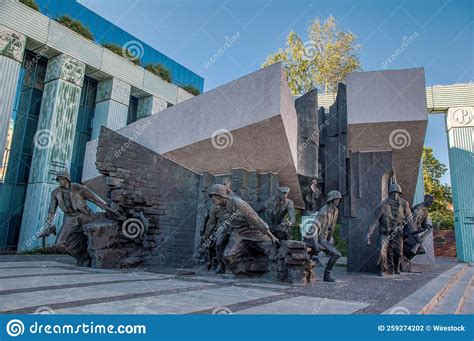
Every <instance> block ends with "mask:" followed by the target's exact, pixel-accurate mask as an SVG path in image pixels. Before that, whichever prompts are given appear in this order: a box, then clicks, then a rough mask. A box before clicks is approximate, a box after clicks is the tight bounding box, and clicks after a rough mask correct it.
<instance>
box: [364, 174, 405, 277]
mask: <svg viewBox="0 0 474 341" xmlns="http://www.w3.org/2000/svg"><path fill="white" fill-rule="evenodd" d="M388 192H389V194H388V197H387V198H386V199H384V200H383V201H382V202H381V204H380V205H379V206H378V207H377V208H376V210H375V213H374V221H375V222H374V223H373V224H372V225H371V226H370V227H369V229H368V231H367V235H366V244H367V245H370V244H371V236H372V234H373V233H374V231H375V229H376V228H377V227H378V228H379V238H378V243H377V249H378V251H379V259H378V266H379V271H378V274H379V275H380V276H383V275H384V274H386V273H388V274H400V265H401V261H402V256H403V236H404V231H406V230H408V231H412V230H413V221H412V215H411V210H410V205H409V204H408V202H407V201H405V200H404V199H402V198H400V194H402V189H401V187H400V185H398V184H397V183H392V184H390V186H389V190H388Z"/></svg>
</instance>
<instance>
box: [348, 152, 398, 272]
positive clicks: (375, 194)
mask: <svg viewBox="0 0 474 341" xmlns="http://www.w3.org/2000/svg"><path fill="white" fill-rule="evenodd" d="M350 159H351V169H350V171H351V183H350V188H351V191H350V197H351V198H350V200H351V212H350V214H351V218H349V233H348V242H349V245H348V256H347V270H348V271H351V272H356V271H360V272H373V273H375V272H377V271H378V266H377V261H378V254H379V253H378V250H377V247H376V245H377V243H375V242H374V243H372V244H371V245H370V246H367V245H366V244H365V242H364V241H365V236H366V233H367V229H368V227H369V226H370V225H371V224H373V223H374V217H373V215H374V211H375V208H376V207H377V206H378V205H379V204H380V203H381V202H382V200H383V199H384V198H385V197H386V196H387V194H388V184H389V179H390V177H391V176H392V175H393V160H392V152H390V151H386V152H356V153H351V158H350ZM377 238H378V229H376V231H375V232H374V234H373V235H372V240H374V241H375V240H377Z"/></svg>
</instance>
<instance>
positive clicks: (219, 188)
mask: <svg viewBox="0 0 474 341" xmlns="http://www.w3.org/2000/svg"><path fill="white" fill-rule="evenodd" d="M212 195H218V196H221V197H223V198H226V199H228V198H229V196H228V195H227V189H226V187H225V186H224V185H221V184H214V185H212V186H211V188H209V196H212Z"/></svg>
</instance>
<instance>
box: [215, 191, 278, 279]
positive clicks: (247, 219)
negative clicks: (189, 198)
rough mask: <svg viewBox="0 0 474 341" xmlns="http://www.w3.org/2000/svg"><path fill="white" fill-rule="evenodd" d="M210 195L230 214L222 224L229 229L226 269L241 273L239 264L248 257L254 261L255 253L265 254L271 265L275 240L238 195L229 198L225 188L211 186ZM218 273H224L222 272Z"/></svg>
mask: <svg viewBox="0 0 474 341" xmlns="http://www.w3.org/2000/svg"><path fill="white" fill-rule="evenodd" d="M209 196H210V197H211V198H212V201H213V202H214V205H216V206H219V207H220V208H225V209H226V210H227V212H228V214H229V215H228V218H227V219H226V221H225V222H224V223H225V224H226V225H227V226H228V227H229V229H230V237H229V241H228V244H227V246H226V247H225V249H224V254H223V260H224V264H225V265H226V268H227V269H229V270H231V271H232V272H234V273H239V272H242V268H240V267H239V266H238V265H239V263H241V262H243V261H245V259H246V258H247V257H249V258H254V257H255V255H256V254H263V255H265V256H266V257H267V258H268V260H269V262H270V263H273V262H274V261H275V260H276V257H277V248H276V245H277V243H278V239H277V238H276V237H275V236H274V235H273V234H272V233H271V232H270V229H269V227H268V225H267V223H265V222H264V221H263V220H262V219H261V218H260V217H259V216H258V214H257V212H255V211H254V210H253V209H252V207H251V206H250V205H249V204H248V203H246V202H245V201H244V200H242V199H241V198H239V197H238V196H236V195H229V194H228V192H227V190H226V187H225V186H224V185H221V184H215V185H213V186H212V187H211V188H210V190H209ZM270 267H271V264H270ZM219 270H220V271H219V272H223V269H219Z"/></svg>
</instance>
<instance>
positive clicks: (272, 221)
mask: <svg viewBox="0 0 474 341" xmlns="http://www.w3.org/2000/svg"><path fill="white" fill-rule="evenodd" d="M289 192H290V189H289V188H288V187H279V188H278V192H277V194H276V195H274V196H272V197H270V198H269V199H268V200H266V201H265V202H264V203H263V205H262V206H261V207H260V209H259V210H258V211H259V213H261V214H262V218H263V220H265V222H266V223H267V224H268V225H269V226H270V231H271V232H272V233H273V234H274V235H275V236H276V237H277V238H278V239H279V240H288V239H291V228H292V227H293V226H294V225H295V221H296V218H295V217H296V214H295V207H294V204H293V201H292V200H290V199H288V193H289Z"/></svg>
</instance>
